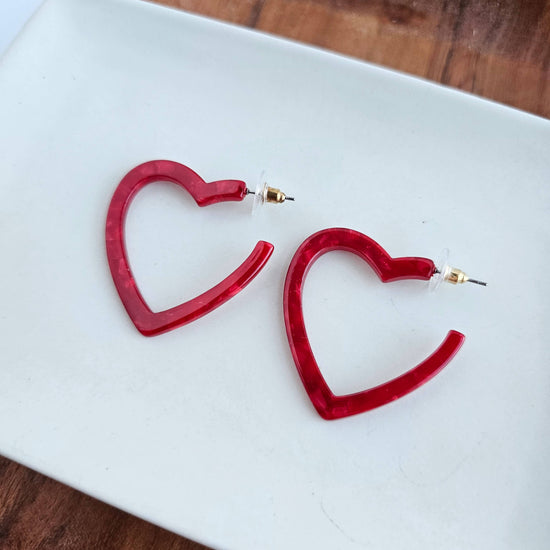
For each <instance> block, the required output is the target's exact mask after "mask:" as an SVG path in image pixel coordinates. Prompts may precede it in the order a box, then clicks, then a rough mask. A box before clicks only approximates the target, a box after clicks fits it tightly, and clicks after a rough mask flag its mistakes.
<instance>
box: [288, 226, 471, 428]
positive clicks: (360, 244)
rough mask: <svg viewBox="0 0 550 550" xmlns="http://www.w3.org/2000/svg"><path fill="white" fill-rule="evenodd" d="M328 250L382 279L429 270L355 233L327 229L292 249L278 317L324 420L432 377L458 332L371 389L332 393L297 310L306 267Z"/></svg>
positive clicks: (422, 261) (425, 276) (423, 275)
mask: <svg viewBox="0 0 550 550" xmlns="http://www.w3.org/2000/svg"><path fill="white" fill-rule="evenodd" d="M332 250H346V251H348V252H352V253H353V254H356V255H357V256H359V257H360V258H362V259H363V260H365V261H366V262H367V263H368V264H369V265H370V266H371V268H372V269H373V270H374V271H375V273H376V274H377V275H378V277H379V278H380V280H381V281H382V282H383V283H388V282H391V281H399V280H402V279H420V280H425V281H427V280H429V279H430V278H431V277H432V275H433V274H434V272H435V266H434V263H433V262H432V260H429V259H427V258H392V257H391V256H389V255H388V253H387V252H386V251H385V250H384V249H383V248H382V247H381V246H380V245H379V244H378V243H377V242H375V241H373V240H372V239H371V238H370V237H367V236H366V235H363V234H362V233H359V232H357V231H353V230H351V229H343V228H332V229H325V230H323V231H319V232H318V233H315V234H314V235H311V236H310V237H308V238H307V239H306V240H305V241H304V242H303V243H302V244H301V245H300V247H299V248H298V250H297V251H296V253H295V255H294V257H293V258H292V261H291V263H290V267H289V269H288V273H287V276H286V281H285V287H284V305H283V307H284V319H285V325H286V333H287V336H288V341H289V344H290V349H291V351H292V356H293V357H294V362H295V363H296V367H297V369H298V372H299V374H300V377H301V379H302V382H303V384H304V387H305V389H306V392H307V394H308V395H309V398H310V399H311V402H312V403H313V405H314V407H315V408H316V409H317V412H318V413H319V414H320V415H321V416H322V417H323V418H324V419H326V420H334V419H337V418H343V417H346V416H351V415H354V414H358V413H363V412H366V411H369V410H371V409H374V408H376V407H380V406H381V405H385V404H387V403H389V402H391V401H395V400H396V399H399V398H400V397H403V396H404V395H406V394H407V393H410V392H412V391H413V390H415V389H416V388H418V387H419V386H421V385H422V384H424V383H425V382H427V381H428V380H430V378H432V377H433V376H435V375H436V374H437V373H438V372H439V371H441V369H443V367H445V365H447V363H449V361H450V360H451V359H452V358H453V357H454V355H455V354H456V353H457V351H458V350H459V349H460V347H461V346H462V344H463V342H464V339H465V337H464V335H463V334H461V333H460V332H457V331H454V330H451V331H449V333H448V334H447V336H446V338H445V340H444V341H443V343H442V344H441V345H440V346H439V348H437V349H436V350H435V351H434V353H432V354H431V355H430V356H429V357H428V358H427V359H425V360H424V361H422V362H421V363H420V364H419V365H417V366H416V367H414V368H413V369H411V370H409V371H407V372H406V373H405V374H403V375H401V376H398V377H397V378H394V379H393V380H390V381H388V382H385V383H383V384H380V385H379V386H376V387H374V388H370V389H367V390H364V391H360V392H357V393H353V394H349V395H334V394H333V393H332V391H331V390H330V388H329V387H328V385H327V383H326V382H325V379H324V377H323V375H322V373H321V371H320V369H319V366H318V364H317V361H316V360H315V357H314V355H313V351H312V349H311V346H310V343H309V340H308V336H307V332H306V327H305V323H304V315H303V311H302V291H303V286H304V281H305V279H306V276H307V273H308V271H309V269H310V267H311V265H312V264H313V263H314V262H315V260H317V258H319V257H320V256H321V255H323V254H326V253H327V252H330V251H332Z"/></svg>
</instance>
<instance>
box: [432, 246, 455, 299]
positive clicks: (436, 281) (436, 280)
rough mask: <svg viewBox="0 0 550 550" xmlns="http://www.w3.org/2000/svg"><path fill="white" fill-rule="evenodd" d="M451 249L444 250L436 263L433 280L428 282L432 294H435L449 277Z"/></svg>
mask: <svg viewBox="0 0 550 550" xmlns="http://www.w3.org/2000/svg"><path fill="white" fill-rule="evenodd" d="M449 255H450V252H449V249H448V248H444V249H443V250H442V251H441V253H440V254H439V257H438V259H437V261H436V262H434V263H435V269H436V272H435V273H434V274H433V275H432V278H431V279H430V280H429V282H428V288H429V290H430V292H435V291H436V290H437V289H438V288H439V287H440V286H441V283H442V282H443V281H444V280H445V277H446V276H447V277H448V275H449V272H450V270H451V266H450V265H449V264H448V261H449Z"/></svg>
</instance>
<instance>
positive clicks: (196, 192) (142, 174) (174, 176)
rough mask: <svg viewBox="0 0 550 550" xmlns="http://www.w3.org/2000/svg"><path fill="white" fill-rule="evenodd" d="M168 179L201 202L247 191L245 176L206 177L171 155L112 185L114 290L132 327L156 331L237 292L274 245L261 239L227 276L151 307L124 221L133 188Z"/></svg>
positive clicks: (109, 231) (108, 234)
mask: <svg viewBox="0 0 550 550" xmlns="http://www.w3.org/2000/svg"><path fill="white" fill-rule="evenodd" d="M155 181H169V182H172V183H175V184H176V185H178V186H180V187H182V188H183V189H185V190H186V191H187V192H188V193H189V194H190V195H191V196H192V197H193V198H194V199H195V202H196V203H197V204H198V205H199V206H208V205H210V204H215V203H218V202H224V201H242V200H243V199H244V198H245V197H246V196H247V194H249V191H248V189H247V187H246V184H245V183H244V182H243V181H238V180H221V181H215V182H212V183H207V182H205V181H204V180H203V179H202V178H201V177H200V176H199V175H198V174H196V173H195V172H193V170H191V169H190V168H188V167H187V166H184V165H183V164H179V163H177V162H172V161H169V160H154V161H150V162H146V163H144V164H141V165H139V166H137V167H136V168H134V169H133V170H131V171H130V172H128V174H126V176H124V178H123V179H122V181H121V182H120V183H119V185H118V187H117V188H116V190H115V192H114V194H113V197H112V199H111V204H110V206H109V211H108V213H107V222H106V227H105V244H106V248H107V259H108V262H109V268H110V270H111V275H112V277H113V281H114V283H115V286H116V289H117V291H118V294H119V296H120V299H121V300H122V303H123V304H124V307H125V308H126V311H127V312H128V315H129V316H130V319H131V320H132V321H133V323H134V325H135V326H136V328H137V329H138V330H139V332H141V333H142V334H143V335H144V336H155V335H157V334H161V333H163V332H167V331H169V330H172V329H175V328H177V327H180V326H182V325H185V324H187V323H190V322H192V321H194V320H196V319H198V318H199V317H202V316H203V315H206V314H207V313H209V312H210V311H212V310H213V309H215V308H217V307H219V306H220V305H221V304H223V303H224V302H226V301H227V300H229V299H230V298H232V297H233V296H235V294H237V293H238V292H240V291H241V290H242V289H243V288H244V287H245V286H246V285H247V284H248V283H250V281H251V280H252V279H254V277H256V275H257V274H258V273H259V272H260V271H261V269H262V268H263V267H264V265H265V264H266V262H267V261H268V259H269V257H270V256H271V254H272V252H273V245H272V244H271V243H268V242H265V241H259V242H258V243H257V244H256V246H255V248H254V250H253V251H252V253H251V254H250V255H249V256H248V258H246V260H245V261H244V262H243V263H242V264H241V265H240V266H239V267H238V268H237V269H236V270H235V271H233V273H231V274H230V275H229V276H227V277H226V278H225V279H224V280H223V281H221V282H220V283H219V284H217V285H216V286H214V287H212V288H211V289H209V290H207V291H206V292H204V293H203V294H201V295H200V296H197V297H196V298H194V299H192V300H189V301H187V302H184V303H182V304H179V305H177V306H175V307H172V308H170V309H167V310H165V311H159V312H153V311H151V309H150V308H149V306H148V305H147V302H146V301H145V299H144V298H143V296H142V294H141V292H140V291H139V289H138V286H137V284H136V281H135V279H134V276H133V274H132V270H131V268H130V264H129V262H128V256H127V253H126V246H125V238H124V225H125V219H126V214H127V212H128V208H129V206H130V203H131V201H132V199H133V198H134V197H135V195H136V193H138V191H140V190H141V189H143V187H145V186H146V185H148V184H149V183H152V182H155Z"/></svg>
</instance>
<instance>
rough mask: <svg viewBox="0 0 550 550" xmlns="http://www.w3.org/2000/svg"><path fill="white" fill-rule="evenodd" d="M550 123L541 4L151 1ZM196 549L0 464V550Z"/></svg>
mask: <svg viewBox="0 0 550 550" xmlns="http://www.w3.org/2000/svg"><path fill="white" fill-rule="evenodd" d="M157 1H158V2H160V3H164V4H167V5H170V6H172V7H177V8H182V9H185V10H188V11H192V12H196V13H199V14H203V15H207V16H210V17H215V18H218V19H223V20H226V21H230V22H232V23H236V24H239V25H245V26H248V27H254V28H257V29H260V30H262V31H265V32H269V33H273V34H277V35H281V36H284V37H288V38H292V39H294V40H298V41H302V42H307V43H310V44H314V45H316V46H320V47H322V48H326V49H330V50H334V51H337V52H340V53H344V54H346V55H351V56H354V57H357V58H360V59H364V60H368V61H372V62H374V63H378V64H381V65H385V66H387V67H391V68H395V69H398V70H400V71H405V72H408V73H411V74H414V75H418V76H421V77H424V78H427V79H430V80H434V81H436V82H440V83H443V84H445V85H448V86H454V87H456V88H459V89H461V90H465V91H468V92H471V93H474V94H477V95H480V96H484V97H487V98H490V99H494V100H496V101H499V102H502V103H505V104H508V105H511V106H513V107H517V108H519V109H523V110H526V111H529V112H532V113H535V114H538V115H540V116H544V117H547V118H550V0H524V1H521V0H499V1H496V0H414V1H413V0H403V1H401V2H393V1H388V0H370V1H367V0H363V1H361V0H233V1H225V0H157ZM95 548H99V549H103V550H109V549H117V550H118V549H121V550H140V549H148V550H149V549H161V550H163V549H167V550H200V549H204V547H203V546H201V545H199V544H196V543H194V542H191V541H188V540H186V539H183V538H181V537H178V536H176V535H174V534H172V533H169V532H167V531H165V530H163V529H160V528H158V527H155V526H153V525H151V524H149V523H147V522H145V521H142V520H139V519H137V518H135V517H133V516H130V515H128V514H126V513H124V512H121V511H119V510H117V509H115V508H112V507H110V506H108V505H106V504H103V503H101V502H99V501H97V500H94V499H92V498H90V497H88V496H85V495H83V494H82V493H79V492H78V491H75V490H73V489H70V488H69V487H66V486H64V485H62V484H60V483H57V482H55V481H52V480H50V479H48V478H46V477H44V476H42V475H40V474H37V473H35V472H33V471H31V470H29V469H27V468H24V467H23V466H20V465H18V464H15V463H14V462H11V461H9V460H7V459H5V458H1V457H0V549H1V550H4V549H6V550H18V549H21V550H35V549H40V550H48V549H71V550H73V549H95Z"/></svg>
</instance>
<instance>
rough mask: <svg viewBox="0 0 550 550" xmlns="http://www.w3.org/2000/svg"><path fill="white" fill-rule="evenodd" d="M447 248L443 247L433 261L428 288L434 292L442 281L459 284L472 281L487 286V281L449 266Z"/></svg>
mask: <svg viewBox="0 0 550 550" xmlns="http://www.w3.org/2000/svg"><path fill="white" fill-rule="evenodd" d="M448 260H449V249H448V248H445V249H443V251H442V252H441V254H440V255H439V260H438V261H437V262H436V263H435V272H434V274H433V275H432V277H431V279H430V281H429V283H428V288H429V289H430V290H431V291H432V292H435V291H436V290H437V289H438V288H439V287H440V286H441V283H442V282H443V281H446V282H447V283H451V284H452V285H461V284H463V283H473V284H476V285H481V286H487V283H485V282H483V281H479V280H478V279H472V278H471V277H469V276H468V275H466V273H464V271H462V270H461V269H458V268H456V267H451V266H450V265H449V263H448Z"/></svg>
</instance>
